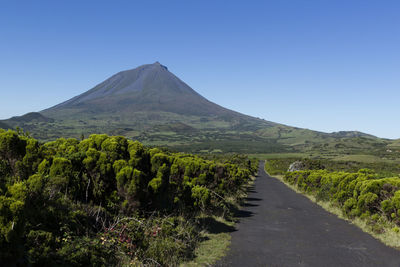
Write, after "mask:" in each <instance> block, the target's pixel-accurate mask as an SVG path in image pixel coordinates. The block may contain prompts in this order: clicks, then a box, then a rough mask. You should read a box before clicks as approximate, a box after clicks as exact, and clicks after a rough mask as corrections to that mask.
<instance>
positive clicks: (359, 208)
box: [284, 169, 400, 225]
mask: <svg viewBox="0 0 400 267" xmlns="http://www.w3.org/2000/svg"><path fill="white" fill-rule="evenodd" d="M284 179H285V180H286V181H287V182H289V183H290V184H292V185H296V186H297V187H298V188H299V189H300V190H302V191H303V192H306V193H309V194H313V195H315V196H316V197H317V199H320V200H329V201H332V202H334V203H335V204H337V205H338V206H339V207H341V208H342V210H343V212H344V213H345V214H346V215H348V216H350V217H355V216H360V217H364V218H372V219H374V220H379V219H380V218H385V219H387V220H389V221H392V222H394V223H395V224H397V225H400V178H399V177H393V178H379V177H378V176H377V175H376V174H375V173H374V172H373V171H371V170H368V169H361V170H359V171H358V172H356V173H348V172H329V171H327V170H307V171H297V172H287V173H286V174H285V176H284Z"/></svg>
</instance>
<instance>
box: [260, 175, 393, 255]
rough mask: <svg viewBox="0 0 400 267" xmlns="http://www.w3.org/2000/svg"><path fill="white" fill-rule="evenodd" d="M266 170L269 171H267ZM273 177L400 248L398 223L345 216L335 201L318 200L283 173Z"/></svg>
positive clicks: (326, 208) (385, 242)
mask: <svg viewBox="0 0 400 267" xmlns="http://www.w3.org/2000/svg"><path fill="white" fill-rule="evenodd" d="M265 172H266V173H268V172H267V171H265ZM273 177H274V178H276V179H278V180H279V181H281V182H282V183H284V184H285V185H286V186H287V187H289V188H290V189H292V190H293V191H295V192H296V193H298V194H302V195H304V196H305V197H307V198H308V199H309V200H310V201H312V202H314V203H316V204H317V205H319V206H320V207H322V208H323V209H324V210H326V211H328V212H330V213H332V214H335V215H336V216H338V218H340V219H343V220H345V221H348V222H349V223H351V224H353V225H355V226H357V227H358V228H360V229H361V230H362V231H363V232H365V233H368V234H370V235H371V236H373V237H374V238H375V239H377V240H379V241H381V242H382V243H384V244H385V245H387V246H389V247H393V248H396V249H400V231H399V228H398V227H397V225H395V224H394V223H392V222H389V221H387V220H384V219H383V220H382V221H380V222H371V221H367V220H365V219H362V218H359V217H356V218H348V217H346V216H344V214H343V212H342V210H341V209H340V208H339V207H337V206H335V205H334V204H333V203H331V202H329V201H317V199H316V198H315V197H314V196H313V195H310V194H305V193H304V192H302V191H300V190H298V189H297V187H296V186H294V185H291V184H289V183H287V182H286V181H285V180H284V179H283V175H274V176H273Z"/></svg>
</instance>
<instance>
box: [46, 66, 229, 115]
mask: <svg viewBox="0 0 400 267" xmlns="http://www.w3.org/2000/svg"><path fill="white" fill-rule="evenodd" d="M66 110H69V111H68V112H70V111H71V110H74V111H76V112H78V110H79V113H87V114H89V113H90V114H95V113H108V112H112V113H114V114H115V113H118V114H132V113H133V112H141V111H152V112H154V111H162V112H172V113H178V114H197V115H207V116H217V115H222V114H231V113H232V112H233V111H230V110H227V109H225V108H223V107H221V106H218V105H216V104H214V103H212V102H210V101H208V100H207V99H205V98H204V97H202V96H201V95H199V94H198V93H197V92H196V91H194V90H193V89H192V88H190V87H189V86H188V85H187V84H186V83H184V82H183V81H182V80H180V79H179V78H178V77H176V76H175V75H174V74H173V73H171V72H170V71H168V69H167V67H165V66H163V65H161V63H160V62H158V61H156V62H155V63H153V64H146V65H142V66H139V67H137V68H135V69H131V70H125V71H121V72H118V73H117V74H115V75H113V76H111V77H110V78H108V79H107V80H105V81H103V82H102V83H100V84H98V85H96V86H95V87H93V88H92V89H90V90H89V91H86V92H85V93H83V94H81V95H78V96H76V97H74V98H71V99H70V100H67V101H65V102H63V103H61V104H58V105H56V106H54V107H52V108H50V109H47V110H44V111H42V114H47V115H51V116H54V117H58V115H60V116H64V115H65V114H67V113H66ZM68 114H69V113H68ZM235 115H236V113H235ZM51 116H50V117H51Z"/></svg>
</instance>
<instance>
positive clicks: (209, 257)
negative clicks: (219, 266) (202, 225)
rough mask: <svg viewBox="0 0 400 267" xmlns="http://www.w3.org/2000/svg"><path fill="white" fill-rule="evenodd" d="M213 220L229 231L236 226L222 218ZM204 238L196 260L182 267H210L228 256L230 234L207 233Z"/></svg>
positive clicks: (222, 232) (204, 233) (183, 264)
mask: <svg viewBox="0 0 400 267" xmlns="http://www.w3.org/2000/svg"><path fill="white" fill-rule="evenodd" d="M213 219H215V220H216V221H217V222H219V223H220V224H222V225H224V226H225V227H226V228H227V229H229V228H230V227H233V225H234V223H233V222H229V221H227V220H226V219H224V218H222V217H213ZM220 227H221V225H220ZM202 236H203V238H204V241H202V242H201V243H200V245H199V246H198V247H197V248H196V250H195V255H196V256H195V258H194V259H193V260H192V261H190V262H185V263H182V264H181V265H180V266H208V265H211V264H213V263H215V262H216V261H217V260H219V259H221V258H222V257H224V256H225V255H226V252H227V251H228V250H229V245H230V241H231V235H230V233H229V232H224V231H221V232H216V233H210V232H208V231H205V232H203V234H202Z"/></svg>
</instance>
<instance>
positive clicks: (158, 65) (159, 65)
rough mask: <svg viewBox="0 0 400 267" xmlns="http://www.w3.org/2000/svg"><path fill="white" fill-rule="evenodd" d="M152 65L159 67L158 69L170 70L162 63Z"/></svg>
mask: <svg viewBox="0 0 400 267" xmlns="http://www.w3.org/2000/svg"><path fill="white" fill-rule="evenodd" d="M152 65H154V66H157V67H162V68H164V69H166V70H168V68H167V67H166V66H164V65H162V64H161V63H160V62H158V61H156V62H154V63H153V64H152Z"/></svg>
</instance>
